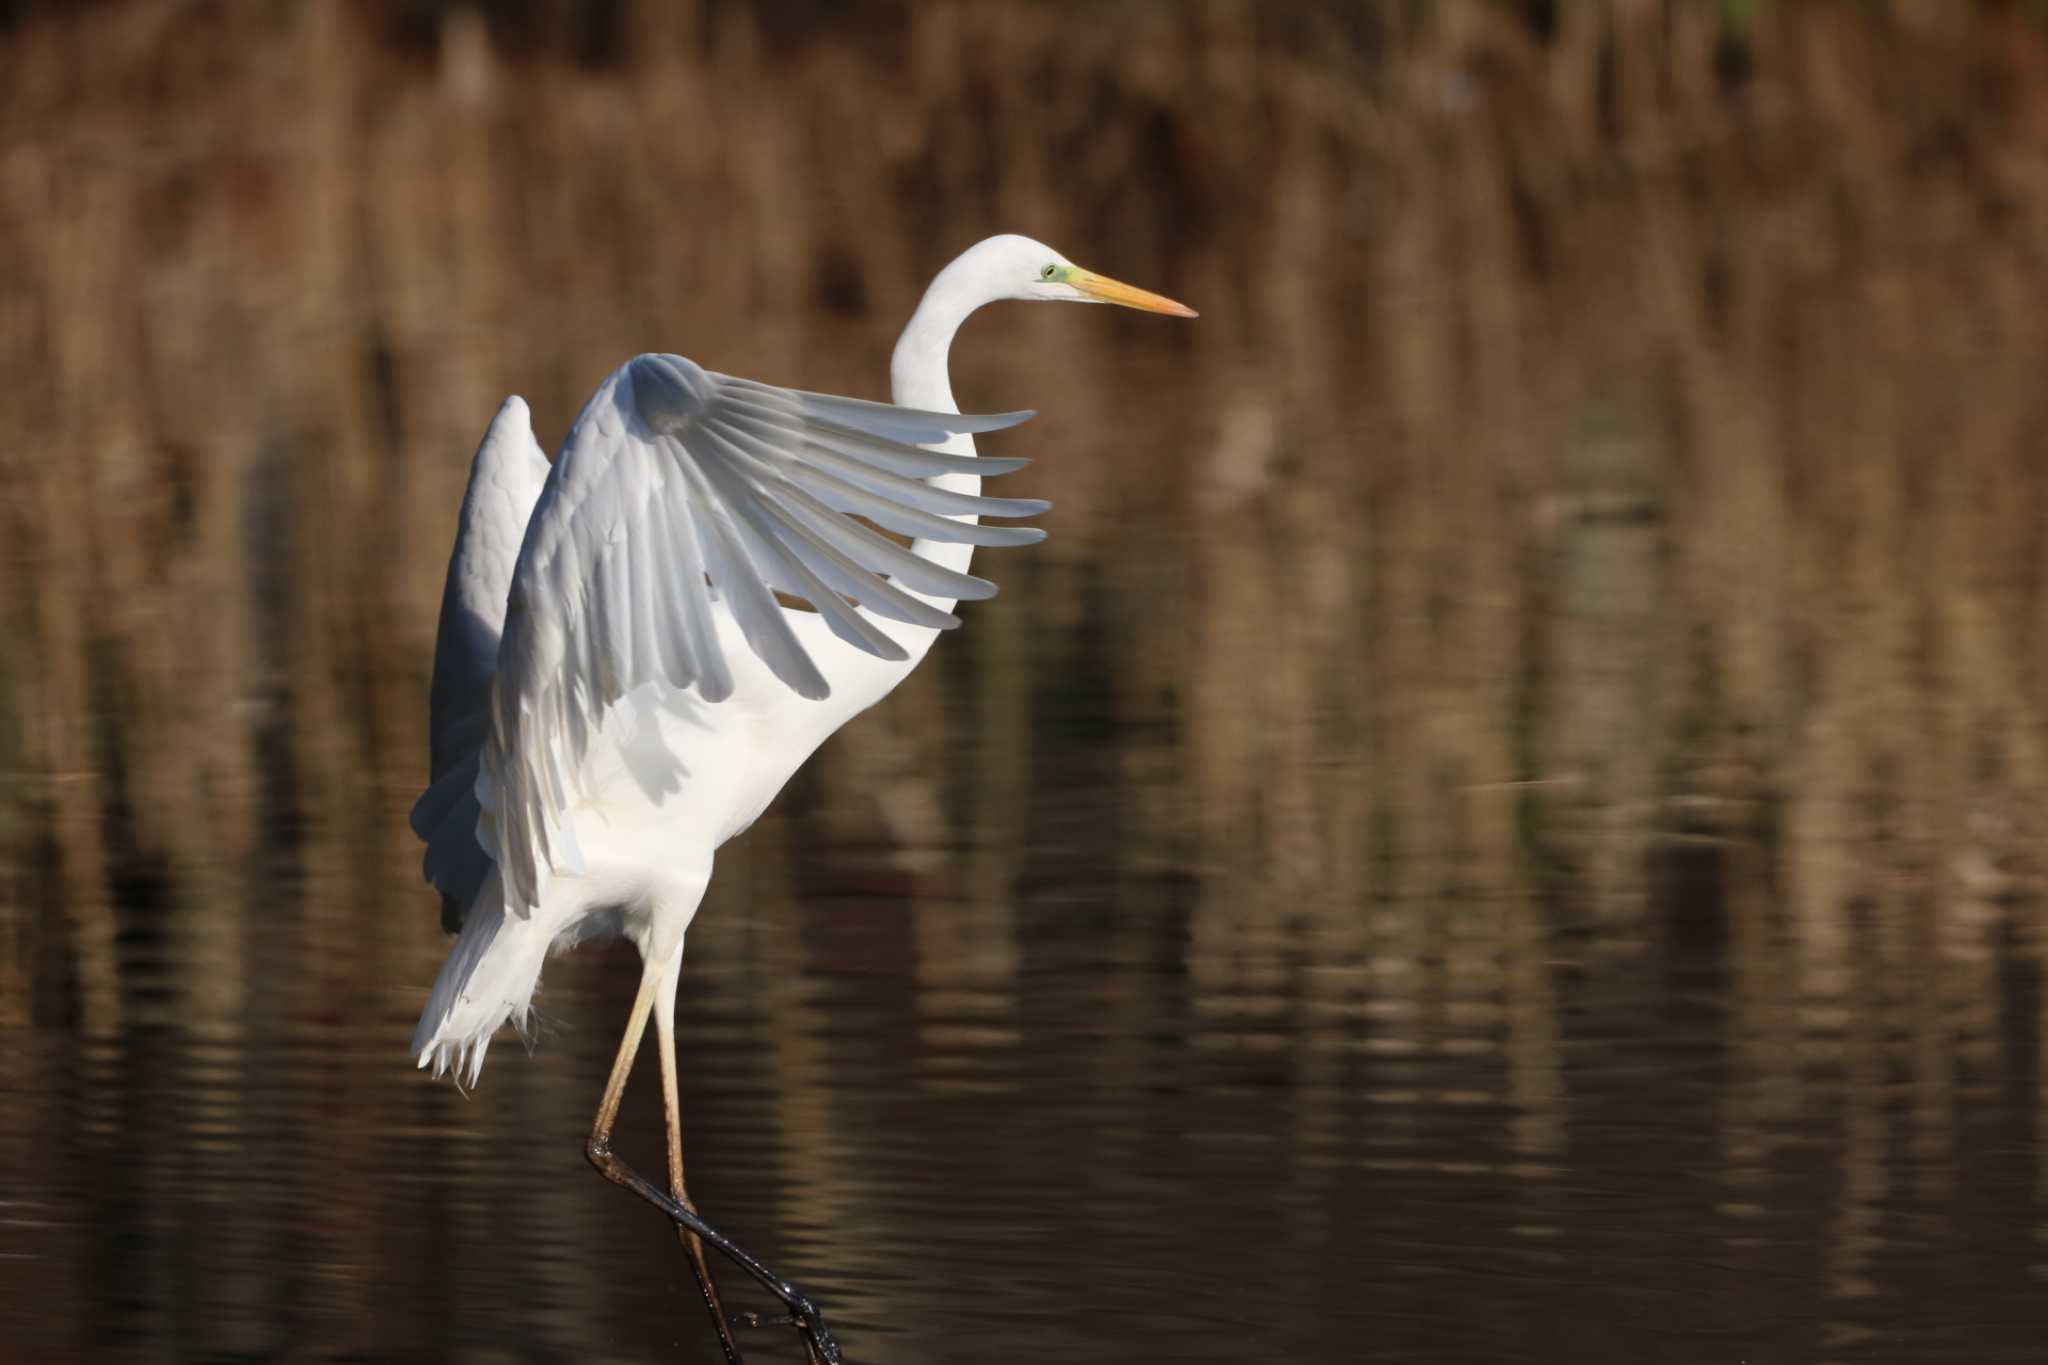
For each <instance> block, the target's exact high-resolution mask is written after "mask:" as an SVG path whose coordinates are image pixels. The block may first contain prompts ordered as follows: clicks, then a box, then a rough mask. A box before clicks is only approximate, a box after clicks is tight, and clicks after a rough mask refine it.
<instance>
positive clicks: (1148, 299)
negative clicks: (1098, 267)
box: [1067, 266, 1201, 318]
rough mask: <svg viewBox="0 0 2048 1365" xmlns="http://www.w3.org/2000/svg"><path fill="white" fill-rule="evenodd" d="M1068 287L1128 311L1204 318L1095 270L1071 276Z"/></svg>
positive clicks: (1181, 306)
mask: <svg viewBox="0 0 2048 1365" xmlns="http://www.w3.org/2000/svg"><path fill="white" fill-rule="evenodd" d="M1067 283H1068V284H1071V285H1072V286H1074V288H1076V289H1078V290H1080V291H1081V292H1082V293H1084V294H1086V295H1087V296H1088V297H1089V298H1091V299H1096V300H1099V301H1100V302H1103V303H1114V304H1117V305H1119V306H1121V307H1124V308H1141V309H1143V310H1144V311H1145V312H1147V313H1170V314H1172V315H1173V316H1174V317H1177V318H1193V317H1200V316H1201V314H1199V313H1197V312H1196V311H1195V310H1194V309H1192V308H1190V307H1188V306H1187V305H1186V304H1184V303H1176V302H1174V301H1173V300H1172V299H1169V298H1167V297H1166V296H1165V295H1164V294H1155V293H1153V292H1152V291H1151V290H1149V289H1140V288H1138V287H1137V286H1136V285H1134V284H1125V283H1123V282H1122V281H1121V280H1112V279H1110V278H1109V277H1108V276H1106V275H1098V274H1096V273H1095V272H1094V271H1092V270H1082V269H1080V268H1079V267H1078V266H1077V267H1075V268H1074V269H1073V270H1071V271H1070V272H1068V274H1067Z"/></svg>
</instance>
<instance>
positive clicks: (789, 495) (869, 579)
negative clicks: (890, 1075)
mask: <svg viewBox="0 0 2048 1365" xmlns="http://www.w3.org/2000/svg"><path fill="white" fill-rule="evenodd" d="M997 299H1035V300H1046V301H1052V300H1068V301H1075V302H1107V303H1118V304H1123V305H1126V306H1129V307H1136V308H1143V309H1147V310H1150V311H1154V312H1165V313H1176V314H1180V315H1183V316H1193V313H1192V310H1190V309H1187V308H1186V307H1184V306H1182V305H1180V304H1177V303H1174V302H1173V301H1171V300H1169V299H1164V298H1161V297H1160V296H1158V295H1156V294H1149V293H1146V292H1145V291H1143V290H1140V289H1134V288H1132V287H1131V286H1129V285H1124V284H1119V283H1117V282H1115V281H1113V280H1108V279H1104V278H1103V277H1101V276H1098V275H1094V274H1092V273H1090V272H1088V271H1086V270H1082V269H1080V268H1079V267H1077V266H1075V265H1074V264H1073V263H1072V262H1070V261H1068V260H1067V259H1066V258H1065V257H1063V256H1061V255H1059V253H1057V252H1055V251H1053V250H1052V249H1051V248H1049V247H1046V246H1043V245H1041V244H1039V243H1037V242H1033V241H1031V240H1029V239H1028V238H1024V237H1015V236H1003V237H992V238H990V239H989V240H987V241H985V242H982V243H980V244H979V245H977V246H975V247H973V248H972V249H970V250H969V251H967V252H966V253H965V254H964V255H962V256H961V257H960V258H959V259H957V260H955V261H954V262H953V263H952V264H951V265H949V266H947V267H946V269H945V270H943V271H941V272H940V274H939V276H938V278H937V279H935V280H934V281H933V282H932V285H931V287H930V289H928V290H927V291H926V293H925V296H924V299H923V301H922V302H921V303H920V304H919V305H918V308H917V311H916V313H915V314H914V315H913V316H912V318H911V320H910V323H909V325H908V326H907V327H905V329H904V331H903V335H902V337H901V338H900V339H899V341H898V342H897V346H896V352H895V356H894V358H893V360H892V362H891V385H892V389H893V393H894V397H895V400H896V404H900V405H901V406H896V405H891V404H884V403H870V402H862V401H859V400H856V399H850V398H835V397H830V396H827V395H823V394H814V393H805V392H802V391H799V390H795V389H784V388H777V387H774V386H772V385H767V384H760V383H755V382H753V381H750V380H744V379H734V378H730V377H728V376H725V375H720V374H715V373H713V372H711V371H709V370H705V369H702V368H700V367H699V366H697V365H695V364H693V363H692V362H690V361H688V360H685V359H683V358H682V357H680V356H673V355H642V356H637V357H635V358H634V359H632V360H630V361H628V362H627V363H626V364H625V365H623V366H621V367H620V368H619V369H617V370H615V371H613V372H612V374H611V375H610V376H609V377H608V378H607V379H606V380H605V381H604V383H603V384H601V385H600V386H599V387H598V390H597V392H596V393H595V394H593V395H592V396H591V398H590V401H589V402H588V403H586V404H585V405H584V408H583V411H582V413H581V414H580V415H579V416H578V417H577V418H576V421H575V424H574V425H573V426H572V427H571V428H570V430H569V434H568V436H567V438H566V439H565V440H564V441H563V443H562V449H561V451H560V453H559V454H558V455H557V457H556V459H555V462H554V464H553V465H552V466H550V465H549V464H548V462H547V461H546V459H545V458H544V457H543V456H542V454H541V451H540V448H539V446H538V445H537V444H536V443H535V441H534V438H533V433H532V428H531V425H530V420H529V416H528V413H527V409H526V404H525V403H524V402H522V401H521V400H520V399H518V398H509V399H507V400H506V401H505V403H504V405H503V406H502V407H501V408H500V409H499V410H498V415H497V417H496V418H495V419H494V420H493V421H492V423H491V426H490V430H489V431H488V432H486V433H485V435H484V439H483V443H482V445H481V446H479V448H478V450H477V454H476V459H475V462H474V465H473V466H472V468H471V472H470V480H469V489H468V492H467V494H466V495H465V496H464V498H463V502H462V512H461V517H460V521H459V525H458V529H457V533H456V538H455V549H454V553H453V554H452V555H451V557H450V559H449V565H448V583H447V587H446V590H445V591H444V593H443V596H442V602H441V623H440V635H439V641H438V644H437V648H436V652H435V656H434V681H433V693H432V716H431V729H432V750H433V752H432V777H431V781H430V783H429V785H428V787H427V790H426V792H425V794H424V795H422V796H421V797H420V799H419V801H418V803H417V804H416V805H415V806H414V807H413V812H412V826H413V829H414V830H415V831H416V832H417V833H418V834H419V836H420V837H421V838H422V839H423V840H425V841H426V844H427V853H426V874H427V879H428V880H429V881H430V882H432V883H433V885H434V886H435V887H436V888H437V889H438V890H439V891H440V892H441V895H442V906H443V913H442V922H443V924H444V925H445V926H446V927H447V928H449V929H450V930H453V931H457V938H456V941H455V946H454V948H453V949H452V950H451V951H450V953H449V955H448V959H447V962H446V963H445V964H444V965H443V967H442V969H441V974H440V977H439V979H438V980H436V982H435V983H434V988H433V992H432V994H431V996H430V997H429V999H428V1001H427V1007H426V1009H425V1011H424V1012H423V1013H422V1014H421V1016H420V1023H419V1028H418V1031H417V1032H416V1033H415V1034H414V1037H413V1043H412V1046H413V1051H414V1053H415V1054H416V1055H417V1056H418V1058H419V1064H420V1065H421V1066H422V1067H428V1066H431V1067H432V1068H433V1069H434V1071H435V1072H436V1073H437V1074H438V1073H441V1072H445V1071H453V1072H454V1073H455V1074H456V1075H457V1077H458V1078H461V1079H464V1080H466V1081H467V1082H469V1083H472V1084H473V1083H474V1082H475V1081H476V1080H477V1078H478V1076H479V1074H480V1073H481V1071H482V1068H483V1062H484V1054H485V1051H486V1050H487V1048H488V1047H489V1045H490V1040H491V1037H492V1035H493V1034H495V1033H496V1032H497V1030H498V1029H499V1028H500V1027H501V1026H503V1025H504V1024H506V1023H507V1022H510V1023H514V1024H517V1025H520V1026H522V1027H523V1026H524V1025H525V1023H526V1021H527V1018H528V1015H529V1012H530V1010H531V1007H532V998H533V993H534V990H535V987H536V985H537V984H538V982H539V980H540V970H541V965H542V963H543V961H544V960H545V958H546V956H547V954H548V952H549V951H550V950H551V949H557V948H562V947H566V946H569V945H572V944H574V943H577V942H580V941H582V940H584V939H586V938H590V937H594V936H600V935H607V934H614V933H623V934H624V935H626V936H627V937H628V938H630V939H631V940H632V941H633V943H634V944H635V946H636V947H638V949H639V950H640V954H641V957H642V959H643V961H644V964H645V971H644V974H643V977H642V984H641V990H640V994H639V997H638V999H637V1000H636V1002H635V1005H634V1011H633V1015H632V1017H631V1019H630V1020H629V1022H628V1025H627V1030H626V1037H625V1040H624V1042H623V1043H622V1044H621V1047H620V1050H619V1057H618V1059H617V1061H616V1063H615V1064H614V1068H613V1073H612V1081H611V1084H610V1086H609V1087H608V1088H607V1090H606V1098H605V1101H604V1103H603V1104H602V1105H601V1106H600V1107H599V1111H598V1120H597V1125H596V1127H595V1128H594V1130H593V1134H592V1138H591V1146H590V1155H591V1159H592V1161H593V1162H595V1163H597V1164H598V1166H599V1168H600V1169H601V1170H603V1171H604V1172H605V1173H606V1174H607V1175H608V1176H610V1177H611V1178H613V1179H614V1180H617V1181H619V1182H620V1183H622V1184H629V1185H630V1184H632V1182H633V1181H636V1180H638V1177H637V1176H634V1175H633V1174H632V1173H631V1172H630V1171H628V1170H626V1168H624V1167H623V1166H622V1165H620V1164H619V1163H618V1161H617V1159H616V1157H614V1156H613V1155H612V1154H611V1152H610V1150H609V1140H610V1131H611V1122H612V1117H613V1115H614V1114H615V1113H616V1108H617V1103H618V1096H619V1093H620V1092H621V1091H622V1090H623V1088H624V1085H625V1078H626V1075H627V1074H628V1071H629V1070H630V1067H631V1064H632V1059H633V1055H634V1051H635V1049H636V1048H637V1047H638V1045H639V1041H640V1037H641V1035H642V1032H643V1030H644V1027H645V1024H646V1022H647V1019H648V1018H649V1016H650V1014H652V1015H653V1017H654V1018H655V1019H656V1022H657V1025H658V1027H659V1032H660V1040H661V1045H662V1055H663V1062H664V1077H663V1080H664V1109H665V1112H666V1115H667V1119H668V1125H669V1140H670V1151H669V1161H670V1176H671V1188H672V1190H673V1192H674V1199H673V1201H664V1200H662V1198H661V1196H660V1194H659V1192H658V1191H655V1190H653V1189H652V1187H647V1188H642V1189H641V1190H640V1192H641V1193H642V1194H643V1195H644V1196H645V1197H649V1198H652V1199H655V1200H656V1202H658V1203H661V1205H662V1207H663V1208H664V1210H665V1211H666V1212H668V1214H669V1216H670V1217H671V1218H672V1219H674V1220H675V1221H676V1222H677V1223H678V1225H679V1226H681V1227H684V1228H686V1229H689V1230H690V1234H691V1235H690V1237H689V1238H687V1239H686V1240H687V1241H688V1244H689V1245H690V1247H691V1249H692V1253H693V1256H694V1257H695V1266H694V1268H695V1269H696V1271H697V1273H698V1277H699V1284H700V1286H702V1287H703V1289H704V1293H705V1297H706V1302H707V1304H708V1305H709V1306H710V1307H711V1310H712V1317H713V1320H714V1321H715V1322H716V1323H717V1325H718V1328H719V1334H720V1341H721V1344H722V1345H723V1346H724V1348H725V1351H726V1354H727V1357H728V1359H729V1360H732V1361H737V1359H738V1355H737V1351H736V1350H735V1349H734V1347H733V1344H732V1339H731V1334H730V1331H729V1330H728V1327H727V1324H726V1322H725V1319H724V1316H723V1313H722V1310H720V1309H719V1307H718V1303H717V1297H716V1293H715V1289H714V1288H713V1286H712V1284H711V1280H710V1275H709V1271H708V1268H707V1267H706V1266H705V1265H704V1263H703V1258H702V1248H701V1246H699V1245H698V1243H697V1242H696V1240H695V1237H696V1235H697V1234H699V1233H701V1234H702V1236H703V1238H704V1240H705V1241H708V1242H711V1243H712V1244H713V1245H715V1246H717V1247H718V1249H719V1250H721V1251H722V1252H724V1253H725V1254H726V1255H728V1256H730V1257H732V1258H733V1259H734V1260H735V1261H737V1262H739V1263H740V1264H742V1265H743V1266H745V1267H746V1268H747V1269H748V1272H749V1273H750V1274H752V1275H754V1276H755V1278H756V1279H759V1280H760V1281H761V1282H762V1283H763V1284H764V1285H765V1286H767V1287H768V1288H770V1289H771V1290H772V1291H773V1292H775V1293H776V1294H777V1295H778V1296H779V1297H781V1298H783V1299H784V1301H785V1303H787V1304H789V1306H790V1308H791V1311H792V1313H793V1314H794V1315H795V1316H797V1317H798V1318H799V1319H800V1320H802V1321H804V1322H805V1323H806V1326H805V1330H806V1332H807V1333H808V1334H809V1339H810V1342H811V1346H812V1348H813V1349H814V1351H815V1352H816V1353H817V1354H818V1355H819V1356H820V1357H821V1358H824V1359H827V1360H836V1359H837V1358H838V1357H837V1347H836V1345H834V1344H833V1343H832V1341H831V1338H830V1334H829V1333H827V1332H825V1330H824V1326H823V1323H822V1321H819V1320H817V1315H816V1310H815V1307H813V1306H810V1305H809V1304H808V1301H807V1300H803V1299H802V1298H801V1296H800V1295H797V1294H796V1293H795V1291H794V1290H793V1289H791V1287H790V1286H788V1285H787V1284H786V1283H785V1282H782V1281H780V1280H778V1279H776V1278H775V1277H774V1276H772V1275H771V1274H769V1273H768V1272H767V1271H766V1269H765V1267H762V1266H760V1265H759V1263H758V1262H755V1261H753V1260H752V1259H751V1258H750V1257H747V1256H746V1255H745V1253H744V1252H741V1251H740V1250H739V1249H738V1248H736V1247H733V1246H732V1245H731V1244H730V1243H729V1242H726V1241H725V1240H724V1239H723V1238H722V1235H720V1234H717V1233H716V1232H715V1230H714V1229H711V1228H710V1227H709V1225H708V1224H705V1223H703V1222H702V1220H701V1219H699V1218H697V1216H696V1215H695V1213H694V1212H693V1211H692V1210H691V1209H690V1208H689V1205H688V1197H687V1194H686V1193H685V1191H684V1189H683V1183H682V1156H681V1139H680V1130H679V1127H678V1119H677V1106H676V1102H675V1078H674V1046H673V1036H672V1028H673V1012H674V1001H675V991H676V984H677V979H678V974H679V973H680V970H681V965H682V949H683V936H684V933H685V931H686V930H687V929H688V927H689V924H690V921H691V919H692V918H693V917H694V916H695V914H696V912H697V906H698V903H699V901H700V900H701V899H702V898H703V895H704V890H705V887H706V886H707V884H708V883H709V882H710V879H711V870H712V860H713V857H714V855H715V854H716V851H717V849H718V848H719V846H720V845H722V844H724V843H725V841H726V840H728V839H730V838H732V837H733V836H734V835H736V834H738V833H739V832H740V831H742V830H744V829H745V828H746V827H747V826H748V825H750V824H752V823H753V821H754V820H755V818H756V817H758V816H759V815H760V813H761V811H762V810H763V809H764V808H765V807H766V806H767V804H768V803H769V802H770V801H771V800H773V799H774V797H775V794H776V793H777V792H778V791H780V790H781V789H782V786H783V784H784V783H785V782H787V781H788V780H789V777H790V775H791V774H792V773H794V772H795V771H796V769H797V767H798V766H799V765H800V764H801V763H802V762H803V761H804V760H805V759H806V758H808V757H809V756H810V754H811V752H812V751H813V750H814V749H816V748H817V746H818V745H819V744H820V743H822V742H823V741H824V740H825V739H826V738H827V737H828V736H829V735H831V734H832V732H833V731H835V730H837V729H838V728H839V727H840V726H841V725H843V724H845V723H846V721H848V720H849V719H851V718H852V717H853V716H854V715H856V714H857V713H859V712H860V711H862V710H864V709H866V708H867V707H869V706H871V705H873V704H874V703H875V702H877V701H879V700H881V698H882V697H884V696H885V695H887V694H888V692H889V691H890V689H892V688H894V687H895V686H896V684H897V683H899V682H900V681H902V680H903V678H904V677H905V676H907V675H908V674H909V672H910V670H911V669H912V668H914V667H916V666H917V663H918V661H919V660H920V659H922V658H923V657H924V653H925V651H926V650H927V649H929V648H930V647H931V643H932V641H933V639H934V638H935V637H936V636H937V634H938V632H939V631H941V630H944V629H949V628H951V627H953V626H956V625H958V624H959V621H958V618H957V617H955V616H954V614H953V606H954V604H955V603H956V602H957V601H958V600H960V599H963V598H967V599H972V598H981V597H988V596H991V595H993V594H994V592H995V585H994V584H992V583H990V582H988V581H986V580H985V579H980V578H976V577H974V576H973V575H971V574H969V573H968V572H967V568H968V562H969V559H970V556H971V555H972V553H973V550H974V548H975V547H976V546H982V545H987V546H1003V545H1023V544H1028V543H1030V542H1032V541H1035V540H1038V539H1041V538H1042V536H1043V533H1042V532H1040V531H1038V530H1036V529H1034V528H1028V527H1017V526H987V525H983V524H982V523H981V521H980V518H981V517H984V516H996V517H1017V516H1030V515H1035V514H1037V513H1039V512H1042V511H1044V510H1046V504H1044V503H1042V502H1035V501H1030V500H1023V499H1011V498H990V497H984V496H982V494H981V480H982V478H983V477H984V476H988V475H995V474H1002V473H1007V472H1009V471H1011V470H1014V469H1016V468H1018V467H1020V466H1021V465H1022V464H1023V463H1024V461H1022V460H1014V459H1006V460H993V459H981V458H978V457H977V456H976V454H975V449H974V441H973V433H977V432H989V431H995V430H998V429H1000V428H1003V427H1008V426H1012V425H1014V424H1016V423H1018V422H1021V421H1023V420H1024V419H1025V418H1026V417H1028V416H1029V415H1030V414H1029V413H1024V412H1015V413H1006V414H1002V415H998V416H992V417H967V416H962V415H961V414H960V412H959V409H958V407H957V406H956V405H955V404H954V402H953V394H952V388H951V385H950V384H949V383H948V381H947V376H946V355H947V351H948V349H949V348H950V346H951V343H952V339H953V335H954V333H955V332H956V331H957V330H958V328H959V326H960V324H961V322H963V321H964V320H965V319H966V317H967V316H968V314H970V313H972V312H973V311H974V310H975V309H977V308H979V307H981V306H982V305H983V304H985V303H989V302H992V301H994V300H997ZM863 519H864V520H863ZM864 521H866V522H872V523H874V525H876V526H880V527H883V528H885V529H887V530H890V531H895V532H898V533H901V534H905V535H911V536H915V537H916V538H917V539H916V540H915V542H914V543H913V544H912V545H911V546H910V548H909V549H907V550H906V549H905V548H903V547H902V546H901V545H900V544H899V543H897V542H896V541H894V540H892V539H890V538H889V537H888V536H886V535H882V534H880V533H878V532H877V531H875V530H874V529H873V528H872V527H871V526H868V525H866V524H864ZM777 592H782V593H786V594H791V595H794V596H797V597H801V598H804V599H805V600H807V601H808V602H810V603H811V604H812V605H813V606H814V607H815V608H816V610H814V611H796V610H790V609H787V608H784V607H783V606H781V605H780V604H779V603H778V602H777V601H776V599H775V594H776V593H777ZM657 1003H658V1008H657ZM636 1188H638V1187H636Z"/></svg>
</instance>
